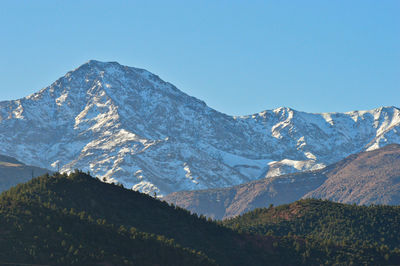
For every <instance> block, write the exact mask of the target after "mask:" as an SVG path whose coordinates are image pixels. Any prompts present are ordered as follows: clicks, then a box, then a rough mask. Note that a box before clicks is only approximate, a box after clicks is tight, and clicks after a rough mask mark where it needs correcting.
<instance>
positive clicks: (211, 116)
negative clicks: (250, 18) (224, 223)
mask: <svg viewBox="0 0 400 266" xmlns="http://www.w3.org/2000/svg"><path fill="white" fill-rule="evenodd" d="M399 129H400V110H399V109H398V108H396V107H381V108H378V109H374V110H370V111H355V112H348V113H323V114H309V113H304V112H299V111H295V110H292V109H290V108H278V109H275V110H270V111H264V112H261V113H258V114H254V115H250V116H239V117H232V116H228V115H225V114H222V113H220V112H217V111H215V110H213V109H211V108H209V107H208V106H207V105H206V104H205V103H204V102H202V101H200V100H198V99H196V98H193V97H190V96H188V95H186V94H184V93H183V92H181V91H179V90H178V89H177V88H176V87H174V86H173V85H172V84H170V83H167V82H164V81H163V80H161V79H160V78H159V77H158V76H156V75H154V74H151V73H150V72H148V71H146V70H143V69H138V68H132V67H126V66H122V65H120V64H118V63H115V62H109V63H104V62H99V61H94V60H92V61H89V62H88V63H85V64H83V65H82V66H80V67H79V68H77V69H75V70H74V71H71V72H68V73H67V74H66V75H65V76H64V77H61V78H60V79H58V80H57V81H56V82H54V83H53V84H52V85H50V86H49V87H46V88H44V89H42V90H41V91H39V92H38V93H35V94H32V95H30V96H28V97H25V98H23V99H19V100H15V101H4V102H0V150H1V151H2V152H3V153H5V154H8V155H10V156H13V157H16V158H19V159H21V158H23V160H24V161H25V162H27V163H29V164H32V165H38V166H40V167H44V168H48V169H54V170H55V169H57V168H58V166H60V168H61V171H72V170H73V169H75V168H78V169H84V170H85V171H90V172H91V173H93V174H94V175H96V176H98V177H100V178H102V179H103V178H104V179H105V180H106V181H107V182H120V183H123V184H124V185H125V186H126V187H129V188H133V189H135V190H139V191H143V192H146V193H153V192H157V193H158V194H159V195H164V194H167V193H171V192H174V191H179V190H194V189H208V188H219V187H227V186H233V185H238V184H241V183H244V182H249V181H251V180H255V179H257V178H260V177H264V176H267V177H270V176H277V175H280V174H285V173H291V172H297V171H303V170H312V169H317V168H321V167H323V166H325V165H328V164H331V163H333V162H336V161H339V160H340V159H343V158H344V157H346V156H348V155H349V154H353V153H355V152H359V151H364V150H371V149H376V148H378V147H380V146H382V145H384V144H387V143H400V130H399Z"/></svg>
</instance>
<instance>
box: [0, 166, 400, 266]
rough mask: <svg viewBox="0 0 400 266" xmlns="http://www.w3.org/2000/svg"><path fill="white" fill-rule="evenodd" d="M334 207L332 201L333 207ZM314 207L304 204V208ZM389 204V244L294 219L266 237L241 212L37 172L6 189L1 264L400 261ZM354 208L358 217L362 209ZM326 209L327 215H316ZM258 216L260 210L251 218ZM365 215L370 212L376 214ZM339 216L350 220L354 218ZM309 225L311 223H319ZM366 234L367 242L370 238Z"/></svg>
mask: <svg viewBox="0 0 400 266" xmlns="http://www.w3.org/2000/svg"><path fill="white" fill-rule="evenodd" d="M302 202H303V201H302ZM304 202H312V201H304ZM297 204H299V203H297ZM299 206H300V208H303V206H301V205H299ZM283 208H286V207H283ZM330 208H331V207H330V206H329V205H327V208H326V212H327V213H329V212H330V211H329V209H330ZM346 208H349V207H346ZM351 208H352V207H351ZM382 208H383V209H385V210H386V207H382ZM274 209H275V208H274ZM309 209H310V208H309V207H307V206H304V210H299V212H298V213H303V211H304V212H309ZM335 210H336V209H333V211H335ZM388 210H393V211H391V212H389V211H388V212H379V211H378V214H381V215H382V217H381V218H379V219H383V220H379V222H378V223H376V224H374V228H373V230H377V231H378V232H379V233H380V234H381V235H382V236H381V237H382V238H385V239H384V240H382V241H381V242H382V243H387V244H386V245H387V246H386V247H385V246H384V244H382V245H374V244H373V243H372V244H369V243H370V242H368V243H366V242H365V241H364V242H362V243H364V244H362V245H361V244H360V245H357V246H355V245H352V244H351V243H348V242H346V241H344V242H343V243H339V242H326V241H322V240H321V239H320V238H317V236H318V235H317V234H316V233H314V234H310V235H312V236H314V235H315V236H316V237H314V238H309V237H304V235H303V236H300V235H301V234H300V233H299V234H298V236H297V235H293V234H292V235H290V234H289V235H288V234H287V232H289V231H291V230H292V229H291V228H292V226H293V225H291V224H290V223H287V224H285V223H281V227H277V228H279V230H275V231H273V230H272V233H271V230H268V231H267V233H268V232H269V233H268V235H263V234H264V232H263V231H262V229H261V228H262V227H259V228H258V227H257V228H258V229H257V230H249V228H253V227H254V226H256V225H260V224H257V223H255V222H254V221H253V223H252V222H251V221H252V219H248V220H247V221H249V223H247V224H246V223H239V222H238V221H240V220H239V218H238V220H231V221H230V223H228V222H226V223H227V224H226V225H227V226H224V225H223V224H222V222H214V221H211V220H206V219H205V218H204V217H198V216H197V215H194V214H190V213H189V212H188V211H186V210H184V209H181V208H179V207H175V206H170V205H168V203H166V202H163V201H160V200H158V199H155V198H152V197H151V196H149V195H146V194H142V193H139V192H135V191H132V190H128V189H124V188H123V187H122V186H119V185H113V184H106V183H103V182H101V181H100V180H97V179H95V178H92V177H91V176H90V175H88V174H85V173H83V172H80V171H76V172H74V173H72V174H70V175H66V174H58V173H56V174H54V175H52V176H49V175H45V176H42V177H39V178H34V179H32V180H31V181H29V182H28V183H25V184H20V185H17V186H16V187H14V188H11V189H10V190H8V191H5V192H3V193H2V194H1V195H0V248H1V252H0V264H5V263H8V264H10V263H11V264H18V263H19V264H21V263H31V264H32V263H35V264H41V265H319V264H321V263H330V264H334V263H338V264H349V263H354V264H362V265H385V264H388V265H390V264H399V263H400V256H399V254H400V252H398V251H396V250H394V249H393V248H392V247H394V246H396V245H398V244H397V243H398V228H397V229H396V227H395V225H394V224H392V222H393V221H397V224H398V218H396V217H397V212H398V209H393V208H392V209H390V208H389V209H388ZM351 211H352V209H350V214H351V215H350V216H349V217H350V218H351V217H353V215H359V213H354V214H352V213H351ZM259 212H260V211H259ZM263 212H265V210H264V211H262V212H260V213H263ZM360 212H361V213H362V209H360ZM322 214H325V213H320V214H316V215H322ZM257 215H258V213H257V212H252V213H250V214H249V216H248V217H254V218H256V217H257ZM365 215H366V217H369V216H370V214H369V212H367V214H365ZM374 215H375V214H374ZM242 217H247V216H242ZM242 217H240V218H242ZM328 217H329V216H328ZM385 217H390V219H388V220H385V219H386V218H385ZM393 217H394V218H393ZM338 219H343V220H344V221H346V219H347V218H346V217H338ZM393 219H394V220H393ZM278 220H279V219H278ZM289 220H290V219H289ZM289 220H285V219H282V221H289ZM235 221H237V224H238V226H235V224H234V222H235ZM259 221H260V222H263V221H264V220H262V219H261V220H259ZM313 221H314V220H313ZM315 221H316V222H317V221H318V219H317V218H315ZM279 222H280V220H279ZM382 223H383V224H384V225H385V226H383V225H382ZM393 223H394V222H393ZM277 224H278V223H275V225H277ZM229 226H231V227H232V228H233V229H232V228H229ZM286 226H288V227H287V228H286ZM304 226H305V227H306V229H307V228H313V227H314V226H316V224H310V225H304ZM375 226H376V227H375ZM254 228H256V227H254ZM300 228H302V227H300ZM367 229H368V228H367ZM309 230H310V229H309ZM243 231H249V233H243ZM251 232H256V234H255V233H251ZM304 232H306V231H304ZM311 232H312V230H311ZM325 232H326V234H330V233H331V231H329V230H327V231H325ZM333 233H335V232H333ZM390 233H392V234H393V236H391V235H390ZM353 234H355V236H354V237H353V239H357V236H358V235H357V233H353ZM365 234H368V232H367V231H366V232H365ZM359 236H360V241H362V240H363V239H364V238H361V236H362V235H359ZM365 239H368V237H367V238H365Z"/></svg>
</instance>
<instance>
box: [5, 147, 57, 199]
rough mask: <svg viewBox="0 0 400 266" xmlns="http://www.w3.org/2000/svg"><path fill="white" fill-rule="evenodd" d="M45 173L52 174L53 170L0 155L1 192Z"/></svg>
mask: <svg viewBox="0 0 400 266" xmlns="http://www.w3.org/2000/svg"><path fill="white" fill-rule="evenodd" d="M45 173H50V174H51V173H52V171H50V170H47V169H44V168H39V167H35V166H30V165H25V164H23V163H21V162H20V161H18V160H17V159H15V158H12V157H9V156H5V155H0V192H2V191H4V190H7V189H9V188H11V187H13V186H15V185H17V184H19V183H24V182H26V181H28V180H30V179H32V177H37V176H40V175H43V174H45Z"/></svg>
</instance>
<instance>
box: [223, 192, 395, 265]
mask: <svg viewBox="0 0 400 266" xmlns="http://www.w3.org/2000/svg"><path fill="white" fill-rule="evenodd" d="M224 224H225V225H226V226H228V227H230V228H234V229H237V230H239V231H242V232H247V233H252V234H256V235H268V236H278V237H279V236H280V237H283V236H289V237H291V238H293V237H299V238H301V239H305V240H306V242H308V243H305V246H306V248H305V249H310V252H313V251H316V250H318V249H319V248H317V246H318V245H321V248H320V249H323V248H324V247H332V246H335V247H336V248H334V249H331V251H330V253H331V254H332V251H333V250H335V249H337V250H343V251H344V252H345V253H349V252H350V253H353V254H352V255H350V254H348V255H350V257H351V258H352V259H359V260H360V261H365V256H371V257H370V258H369V259H368V260H371V258H372V259H374V260H379V257H381V256H382V255H383V257H384V258H385V260H386V262H387V263H388V264H399V263H400V260H399V258H400V249H399V248H400V207H399V206H382V205H381V206H369V207H367V206H356V205H349V204H340V203H333V202H331V201H324V200H315V199H307V200H299V201H296V202H294V203H291V204H286V205H281V206H278V207H272V206H271V207H270V208H263V209H256V210H254V211H251V212H248V213H245V214H243V215H241V216H238V217H236V218H233V219H229V220H225V221H224ZM363 249H364V251H363ZM365 251H368V252H365ZM328 253H329V252H328ZM374 253H375V254H374ZM340 256H342V255H340ZM389 258H392V259H393V260H392V261H391V263H389ZM371 263H372V262H371ZM381 263H382V264H384V263H385V262H384V261H381ZM372 264H380V263H378V262H377V261H375V263H372Z"/></svg>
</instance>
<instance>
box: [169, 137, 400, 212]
mask: <svg viewBox="0 0 400 266" xmlns="http://www.w3.org/2000/svg"><path fill="white" fill-rule="evenodd" d="M399 177H400V145H398V144H391V145H387V146H385V147H383V148H380V149H377V150H373V151H368V152H361V153H358V154H354V155H350V156H349V157H347V158H345V159H343V160H341V161H339V162H337V163H334V164H332V165H329V166H327V167H325V168H323V169H319V170H314V171H311V172H302V173H294V174H288V175H282V176H277V177H270V178H263V179H260V180H256V181H252V182H249V183H245V184H242V185H238V186H233V187H230V188H221V189H212V190H199V191H181V192H175V193H172V194H170V195H167V196H166V197H165V198H164V200H166V201H167V202H170V203H173V204H176V205H178V206H181V207H183V208H186V209H188V210H190V211H192V212H195V213H198V214H203V215H206V216H209V217H213V218H217V219H223V218H229V217H233V216H237V215H239V214H242V213H244V212H246V211H250V210H253V209H255V208H262V207H267V206H269V205H270V204H273V205H281V204H285V203H291V202H294V201H296V200H299V199H301V198H309V197H311V198H323V199H329V200H333V201H338V202H342V203H357V204H391V205H398V204H400V179H399Z"/></svg>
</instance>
